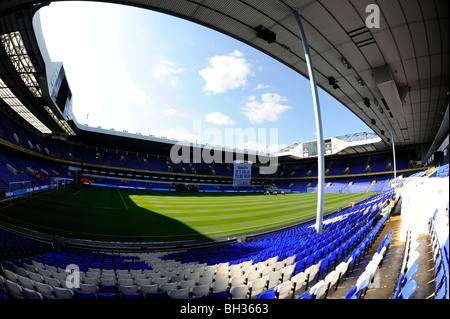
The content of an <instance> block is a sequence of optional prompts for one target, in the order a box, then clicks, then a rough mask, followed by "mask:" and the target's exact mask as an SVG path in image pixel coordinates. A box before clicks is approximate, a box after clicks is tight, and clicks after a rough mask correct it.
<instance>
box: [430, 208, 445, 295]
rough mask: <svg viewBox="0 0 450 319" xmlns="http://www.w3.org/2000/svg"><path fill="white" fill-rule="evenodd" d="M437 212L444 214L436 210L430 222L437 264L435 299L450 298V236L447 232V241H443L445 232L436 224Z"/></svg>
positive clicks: (435, 262)
mask: <svg viewBox="0 0 450 319" xmlns="http://www.w3.org/2000/svg"><path fill="white" fill-rule="evenodd" d="M437 213H441V214H442V212H435V214H434V215H433V216H432V217H431V218H430V220H429V223H428V231H429V234H430V240H431V246H432V251H433V259H434V265H435V266H434V276H435V299H449V278H450V272H449V270H450V268H449V236H448V233H447V239H446V241H445V243H443V238H445V237H443V236H442V235H443V234H442V233H441V228H440V227H438V225H437V224H436V214H437ZM447 214H448V212H447ZM447 216H448V215H447ZM447 227H448V223H447Z"/></svg>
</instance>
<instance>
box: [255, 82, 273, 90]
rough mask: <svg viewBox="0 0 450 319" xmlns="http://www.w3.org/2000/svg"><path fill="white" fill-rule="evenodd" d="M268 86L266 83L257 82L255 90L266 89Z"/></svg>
mask: <svg viewBox="0 0 450 319" xmlns="http://www.w3.org/2000/svg"><path fill="white" fill-rule="evenodd" d="M269 87H270V86H269V85H267V84H262V83H259V84H258V85H257V86H256V88H255V90H264V89H268V88H269Z"/></svg>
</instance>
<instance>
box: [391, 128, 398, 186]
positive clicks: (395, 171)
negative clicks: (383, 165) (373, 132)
mask: <svg viewBox="0 0 450 319" xmlns="http://www.w3.org/2000/svg"><path fill="white" fill-rule="evenodd" d="M391 140H392V154H393V157H394V187H395V185H397V167H396V163H395V142H394V131H393V130H392V125H391Z"/></svg>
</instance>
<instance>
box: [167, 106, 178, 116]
mask: <svg viewBox="0 0 450 319" xmlns="http://www.w3.org/2000/svg"><path fill="white" fill-rule="evenodd" d="M175 114H177V110H176V109H174V108H168V109H167V110H165V111H164V115H166V116H171V115H175Z"/></svg>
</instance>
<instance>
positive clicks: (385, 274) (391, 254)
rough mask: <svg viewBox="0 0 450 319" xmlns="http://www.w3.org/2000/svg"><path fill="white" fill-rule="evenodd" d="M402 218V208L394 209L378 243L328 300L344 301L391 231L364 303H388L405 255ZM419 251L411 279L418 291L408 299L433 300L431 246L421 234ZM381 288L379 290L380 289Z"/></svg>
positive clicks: (426, 236) (427, 239) (425, 236)
mask: <svg viewBox="0 0 450 319" xmlns="http://www.w3.org/2000/svg"><path fill="white" fill-rule="evenodd" d="M401 228H402V216H401V205H396V207H395V209H394V210H393V212H392V214H391V217H390V218H389V220H388V221H387V222H386V224H385V225H384V227H383V229H382V231H381V233H380V234H379V235H378V237H377V240H376V241H375V242H374V244H373V246H372V247H371V249H370V250H369V251H368V253H367V254H366V256H365V257H364V259H363V260H362V261H361V262H360V263H359V264H358V265H356V266H355V269H354V271H353V272H352V273H349V275H348V277H347V280H346V281H345V282H343V283H341V285H340V286H339V288H338V289H337V291H336V292H333V293H330V294H329V296H328V297H327V299H344V298H345V295H346V294H347V293H348V291H349V290H350V288H351V287H352V286H353V285H355V284H356V281H357V280H358V278H359V276H360V275H361V274H362V273H363V272H364V270H365V268H366V266H367V264H368V263H369V262H370V261H371V259H372V257H373V255H374V254H375V253H376V251H377V249H378V247H379V246H380V244H381V242H382V240H383V238H384V236H385V235H386V234H388V233H389V232H390V231H391V230H392V229H394V233H393V234H392V238H391V244H390V246H389V250H388V252H387V253H386V255H385V257H384V259H383V263H382V265H381V267H380V269H379V272H378V274H377V275H376V276H375V278H374V281H373V282H372V284H371V285H369V288H368V289H367V292H366V295H365V296H364V297H363V299H391V297H392V294H393V292H394V290H395V285H396V284H397V280H398V276H399V273H400V268H401V265H402V262H403V256H404V252H405V241H404V240H403V239H402V238H401V234H400V233H401ZM418 242H419V247H418V248H417V251H418V252H419V254H420V256H419V258H418V259H417V261H416V263H417V264H418V265H419V271H418V272H417V274H416V275H415V276H414V279H415V280H416V281H417V284H418V288H419V287H420V289H417V291H416V293H415V294H414V295H413V296H411V299H433V298H434V277H433V274H434V265H433V256H432V251H431V244H430V239H429V235H428V234H420V235H419V238H418ZM379 288H381V289H379Z"/></svg>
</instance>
